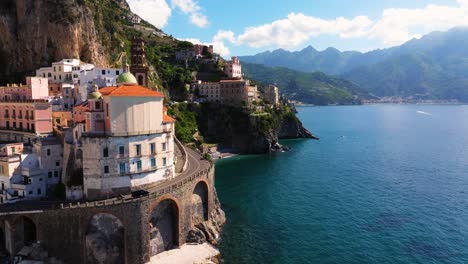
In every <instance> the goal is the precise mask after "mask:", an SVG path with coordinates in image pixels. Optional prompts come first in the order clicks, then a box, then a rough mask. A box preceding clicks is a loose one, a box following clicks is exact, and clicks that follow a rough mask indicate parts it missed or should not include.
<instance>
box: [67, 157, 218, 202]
mask: <svg viewBox="0 0 468 264" xmlns="http://www.w3.org/2000/svg"><path fill="white" fill-rule="evenodd" d="M212 169H213V165H211V166H210V167H209V168H208V169H205V170H203V171H199V172H197V173H195V174H193V175H191V176H190V177H181V178H180V179H179V180H178V181H174V183H172V184H171V185H169V186H165V187H161V188H160V189H157V190H155V191H153V192H151V193H150V194H149V195H148V196H144V197H138V198H133V197H125V198H120V199H117V198H114V199H107V200H100V201H92V202H76V203H67V204H64V203H61V204H60V207H59V208H60V209H73V208H87V207H100V206H107V205H118V204H123V203H130V202H136V201H141V200H144V199H153V198H157V197H159V196H161V195H164V194H168V193H171V191H172V190H177V189H179V188H182V187H183V186H185V185H187V184H188V183H191V182H193V181H194V180H196V179H198V178H201V177H202V176H206V177H207V178H208V177H209V173H210V172H211V170H212ZM175 179H177V177H176V178H174V180H175ZM163 184H164V183H162V184H161V185H163Z"/></svg>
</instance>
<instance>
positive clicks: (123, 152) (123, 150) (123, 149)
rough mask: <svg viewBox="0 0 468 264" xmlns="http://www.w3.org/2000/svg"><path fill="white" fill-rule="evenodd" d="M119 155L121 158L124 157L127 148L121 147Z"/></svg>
mask: <svg viewBox="0 0 468 264" xmlns="http://www.w3.org/2000/svg"><path fill="white" fill-rule="evenodd" d="M119 155H120V156H121V157H123V156H124V155H125V147H124V146H120V147H119Z"/></svg>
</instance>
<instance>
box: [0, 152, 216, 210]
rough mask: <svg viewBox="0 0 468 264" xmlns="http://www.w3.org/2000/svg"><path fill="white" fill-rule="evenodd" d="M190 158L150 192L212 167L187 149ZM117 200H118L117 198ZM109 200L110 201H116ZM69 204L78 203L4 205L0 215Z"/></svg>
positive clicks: (54, 202) (48, 208) (27, 202)
mask: <svg viewBox="0 0 468 264" xmlns="http://www.w3.org/2000/svg"><path fill="white" fill-rule="evenodd" d="M185 150H186V152H187V157H188V159H187V160H188V165H187V169H186V170H185V171H184V172H182V173H180V174H179V175H177V176H176V177H174V178H173V179H170V180H168V181H165V182H163V183H161V184H157V185H155V186H154V187H151V188H148V189H147V190H148V191H149V192H151V193H152V192H157V191H160V190H163V189H166V188H167V187H170V186H172V185H174V184H175V183H179V182H181V181H183V180H184V179H186V178H189V177H190V176H192V175H194V174H197V173H199V172H201V171H203V170H206V169H208V168H209V167H210V163H209V162H208V161H207V160H203V159H202V158H201V155H200V154H199V153H197V152H196V151H194V150H192V149H190V148H187V147H185ZM115 199H116V198H115ZM115 199H109V200H115ZM69 202H73V203H76V201H37V200H31V201H22V202H18V203H14V204H2V205H0V215H2V214H6V213H8V214H10V213H12V212H23V213H24V212H25V211H31V212H33V211H35V212H40V211H41V210H50V209H56V208H59V207H60V204H62V203H63V204H67V203H69Z"/></svg>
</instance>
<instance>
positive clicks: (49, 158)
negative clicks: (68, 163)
mask: <svg viewBox="0 0 468 264" xmlns="http://www.w3.org/2000/svg"><path fill="white" fill-rule="evenodd" d="M62 155H63V150H62V146H61V144H60V143H59V142H58V141H56V140H42V141H38V142H36V143H34V145H33V147H32V148H26V147H24V146H23V143H8V144H1V145H0V204H1V203H11V202H16V201H20V200H23V199H40V198H43V197H46V196H47V194H48V190H50V189H51V188H52V187H53V186H54V185H56V184H58V183H59V182H60V179H61V171H62Z"/></svg>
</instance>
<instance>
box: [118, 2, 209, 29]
mask: <svg viewBox="0 0 468 264" xmlns="http://www.w3.org/2000/svg"><path fill="white" fill-rule="evenodd" d="M127 2H128V4H129V5H130V8H131V10H132V11H133V12H134V13H135V14H138V15H139V16H141V17H142V18H143V19H144V20H146V21H148V22H150V23H151V24H153V25H154V26H156V27H157V28H164V27H165V26H166V25H167V23H168V21H169V18H170V17H171V14H172V10H173V9H176V8H177V9H179V10H180V11H182V13H184V14H186V15H188V17H189V19H190V23H192V24H193V25H195V26H197V27H201V28H203V27H206V26H207V25H208V24H209V22H208V17H207V16H206V15H204V14H203V13H202V12H201V10H202V8H201V7H200V5H198V3H197V2H196V1H194V0H171V7H172V8H171V7H169V5H168V4H167V1H166V0H128V1H127Z"/></svg>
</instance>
